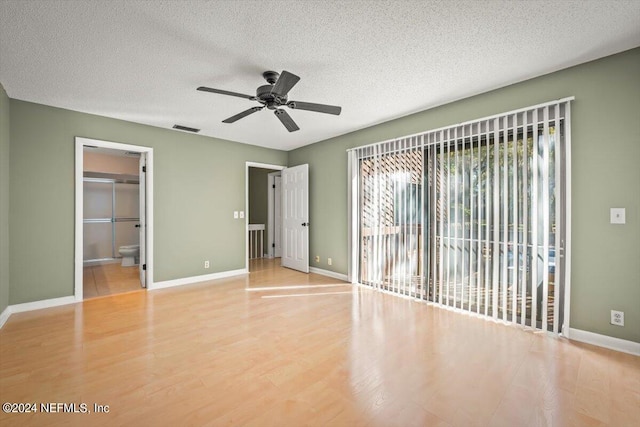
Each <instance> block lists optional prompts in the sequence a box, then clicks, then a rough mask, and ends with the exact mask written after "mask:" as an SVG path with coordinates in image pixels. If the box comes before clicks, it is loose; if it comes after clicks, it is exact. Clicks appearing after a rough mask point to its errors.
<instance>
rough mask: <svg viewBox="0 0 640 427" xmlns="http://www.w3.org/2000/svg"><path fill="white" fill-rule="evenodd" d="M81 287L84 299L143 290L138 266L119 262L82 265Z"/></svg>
mask: <svg viewBox="0 0 640 427" xmlns="http://www.w3.org/2000/svg"><path fill="white" fill-rule="evenodd" d="M82 289H83V298H84V299H89V298H95V297H102V296H105V295H114V294H120V293H123V292H132V291H142V290H143V288H142V286H140V273H139V270H138V266H137V265H134V266H132V267H122V265H120V263H109V264H99V265H92V266H86V267H84V268H83V278H82Z"/></svg>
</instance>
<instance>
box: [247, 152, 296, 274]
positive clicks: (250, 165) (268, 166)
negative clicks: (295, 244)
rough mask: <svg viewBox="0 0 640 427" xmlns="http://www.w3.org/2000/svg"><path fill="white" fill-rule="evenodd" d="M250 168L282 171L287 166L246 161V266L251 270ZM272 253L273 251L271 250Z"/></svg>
mask: <svg viewBox="0 0 640 427" xmlns="http://www.w3.org/2000/svg"><path fill="white" fill-rule="evenodd" d="M249 168H262V169H272V170H274V171H282V170H283V169H286V166H282V165H272V164H268V163H258V162H246V163H245V167H244V212H245V215H244V247H245V254H244V260H245V264H244V268H245V270H246V271H247V272H249ZM269 253H271V251H269Z"/></svg>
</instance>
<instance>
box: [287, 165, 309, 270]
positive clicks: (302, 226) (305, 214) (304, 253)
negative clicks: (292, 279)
mask: <svg viewBox="0 0 640 427" xmlns="http://www.w3.org/2000/svg"><path fill="white" fill-rule="evenodd" d="M281 187H282V266H283V267H288V268H292V269H294V270H299V271H302V272H303V273H308V272H309V165H306V164H305V165H299V166H295V167H292V168H286V169H283V170H282V186H281Z"/></svg>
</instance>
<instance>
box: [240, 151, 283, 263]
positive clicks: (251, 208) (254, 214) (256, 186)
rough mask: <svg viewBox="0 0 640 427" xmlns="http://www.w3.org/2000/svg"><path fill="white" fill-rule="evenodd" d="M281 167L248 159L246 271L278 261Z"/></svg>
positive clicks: (279, 251)
mask: <svg viewBox="0 0 640 427" xmlns="http://www.w3.org/2000/svg"><path fill="white" fill-rule="evenodd" d="M283 169H284V166H279V165H269V164H263V163H253V162H247V165H246V203H245V206H246V212H247V215H246V216H245V219H246V225H247V233H246V239H245V242H246V247H247V271H249V272H251V271H257V270H260V269H263V268H266V267H270V266H272V265H273V264H274V262H275V263H277V264H280V262H279V259H278V258H280V256H281V242H282V237H281V236H282V234H281V233H282V232H281V225H282V220H281V212H282V209H281V208H282V203H281V196H280V183H281V173H282V172H281V171H282V170H283Z"/></svg>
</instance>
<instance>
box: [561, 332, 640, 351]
mask: <svg viewBox="0 0 640 427" xmlns="http://www.w3.org/2000/svg"><path fill="white" fill-rule="evenodd" d="M567 338H569V339H570V340H575V341H580V342H584V343H587V344H593V345H597V346H598V347H604V348H608V349H611V350H616V351H621V352H623V353H629V354H633V355H635V356H640V343H637V342H633V341H628V340H623V339H620V338H615V337H610V336H607V335H601V334H596V333H594V332H589V331H582V330H580V329H573V328H569V336H568V337H567Z"/></svg>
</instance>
